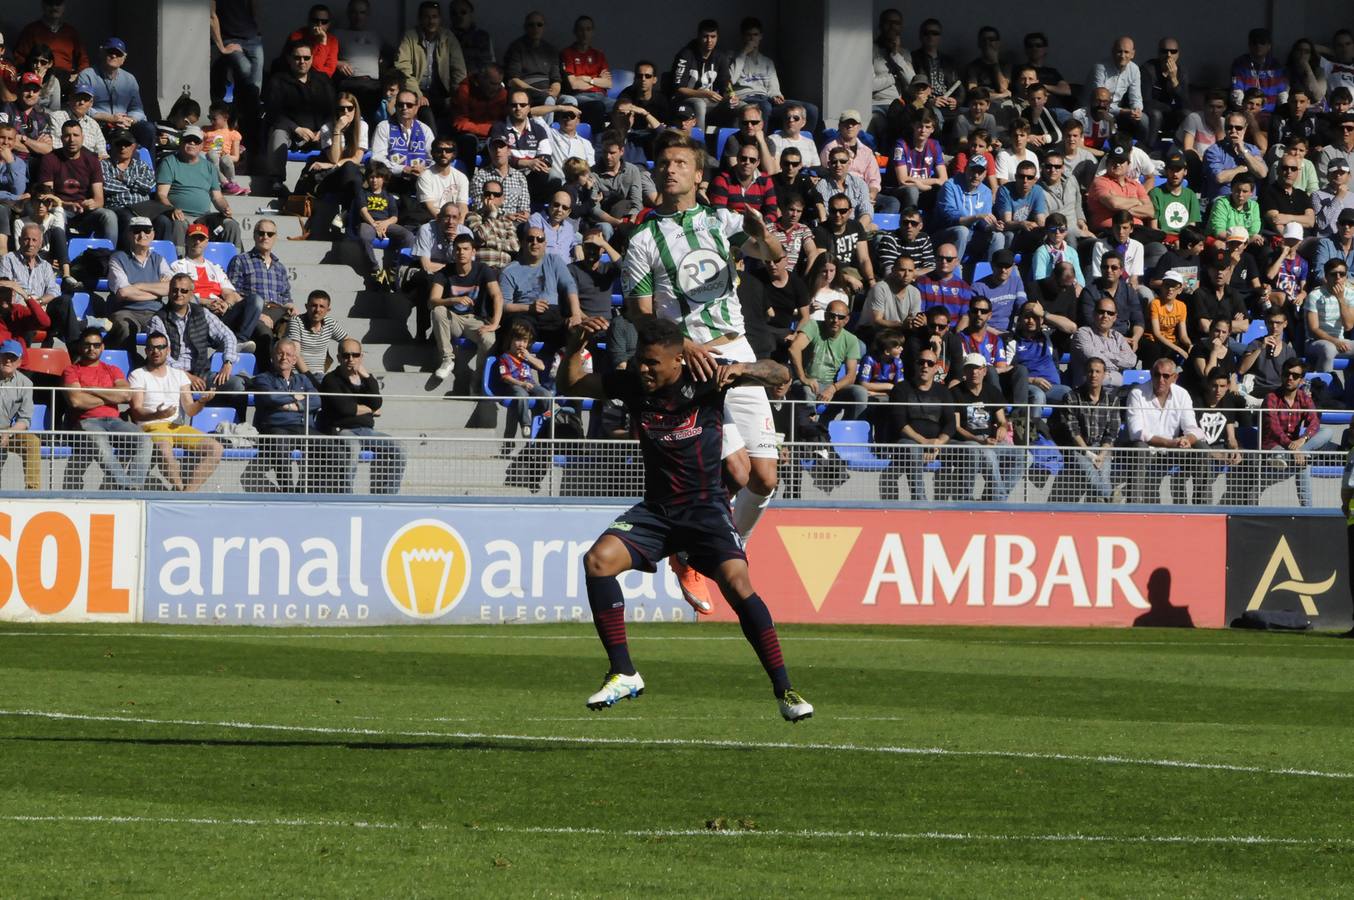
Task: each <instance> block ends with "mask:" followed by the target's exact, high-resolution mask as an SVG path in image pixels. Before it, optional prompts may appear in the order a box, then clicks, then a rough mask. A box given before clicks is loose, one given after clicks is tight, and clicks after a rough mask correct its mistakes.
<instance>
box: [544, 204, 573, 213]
mask: <svg viewBox="0 0 1354 900" xmlns="http://www.w3.org/2000/svg"><path fill="white" fill-rule="evenodd" d="M550 208H551V209H562V210H564V211H565V212H568V211H569V210H571V209H573V208H574V207H573V204H565V203H558V202H552V203H551V204H550Z"/></svg>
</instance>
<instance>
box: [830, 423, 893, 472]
mask: <svg viewBox="0 0 1354 900" xmlns="http://www.w3.org/2000/svg"><path fill="white" fill-rule="evenodd" d="M827 433H828V437H829V438H831V439H832V447H833V449H834V450H836V451H837V455H838V456H840V457H841V458H842V459H844V460H846V467H847V468H848V469H851V470H853V471H857V472H882V471H883V470H884V469H887V468H888V467H889V461H888V460H887V459H881V458H880V457H878V456H875V455H874V451H873V450H872V449H871V448H870V446H869V445H870V440H871V438H870V423H869V422H865V421H861V420H849V419H837V420H835V421H832V422H828V423H827Z"/></svg>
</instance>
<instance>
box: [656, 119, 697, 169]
mask: <svg viewBox="0 0 1354 900" xmlns="http://www.w3.org/2000/svg"><path fill="white" fill-rule="evenodd" d="M691 139H692V140H693V141H696V142H697V143H699V144H702V145H704V144H705V132H704V131H701V130H700V129H699V128H693V129H691ZM649 168H651V169H652V168H653V166H652V165H651V166H649Z"/></svg>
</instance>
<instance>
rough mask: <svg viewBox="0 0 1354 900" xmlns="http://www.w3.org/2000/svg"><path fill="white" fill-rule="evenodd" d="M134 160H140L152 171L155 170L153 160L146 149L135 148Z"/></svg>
mask: <svg viewBox="0 0 1354 900" xmlns="http://www.w3.org/2000/svg"><path fill="white" fill-rule="evenodd" d="M136 158H137V159H139V160H141V161H142V162H143V163H145V164H146V165H148V166H150V167H151V170H152V171H154V170H155V159H154V158H153V157H152V156H151V155H150V150H148V149H147V148H145V147H137V148H136Z"/></svg>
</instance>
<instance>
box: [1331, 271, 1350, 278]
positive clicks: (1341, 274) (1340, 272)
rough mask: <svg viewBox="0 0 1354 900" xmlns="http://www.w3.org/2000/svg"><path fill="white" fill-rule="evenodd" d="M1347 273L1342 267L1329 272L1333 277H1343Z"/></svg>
mask: <svg viewBox="0 0 1354 900" xmlns="http://www.w3.org/2000/svg"><path fill="white" fill-rule="evenodd" d="M1347 274H1349V273H1348V272H1346V271H1345V270H1344V269H1336V270H1335V271H1334V272H1331V276H1332V277H1334V278H1344V277H1345V275H1347Z"/></svg>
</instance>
